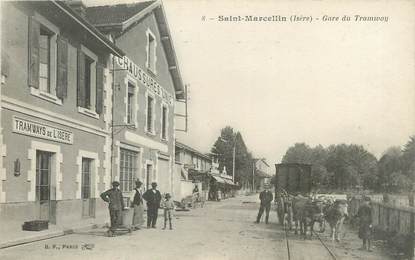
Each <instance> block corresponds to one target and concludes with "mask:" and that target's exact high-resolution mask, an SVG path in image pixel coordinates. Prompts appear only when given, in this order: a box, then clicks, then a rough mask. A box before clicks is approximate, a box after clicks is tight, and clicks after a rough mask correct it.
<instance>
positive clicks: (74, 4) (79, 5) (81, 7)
mask: <svg viewBox="0 0 415 260" xmlns="http://www.w3.org/2000/svg"><path fill="white" fill-rule="evenodd" d="M66 4H67V5H69V6H70V7H71V8H72V9H73V10H75V11H76V12H77V13H78V14H80V15H81V16H82V18H85V17H86V6H85V4H84V3H83V2H82V0H67V1H66Z"/></svg>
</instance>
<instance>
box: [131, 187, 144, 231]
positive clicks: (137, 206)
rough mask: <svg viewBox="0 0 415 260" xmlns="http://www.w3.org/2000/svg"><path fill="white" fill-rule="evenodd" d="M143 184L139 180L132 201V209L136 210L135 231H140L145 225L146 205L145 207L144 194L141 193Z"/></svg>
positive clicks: (134, 218)
mask: <svg viewBox="0 0 415 260" xmlns="http://www.w3.org/2000/svg"><path fill="white" fill-rule="evenodd" d="M142 184H143V183H142V182H141V181H139V180H137V181H136V182H135V189H134V191H135V193H134V196H133V197H132V199H131V208H133V209H134V217H133V227H134V229H135V230H138V229H140V227H141V225H143V224H144V217H143V215H144V205H143V195H142V194H143V193H142V192H141V185H142Z"/></svg>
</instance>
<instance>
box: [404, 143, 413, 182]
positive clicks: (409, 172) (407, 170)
mask: <svg viewBox="0 0 415 260" xmlns="http://www.w3.org/2000/svg"><path fill="white" fill-rule="evenodd" d="M402 173H403V174H405V175H406V176H407V177H409V178H410V179H411V180H412V181H415V135H414V136H411V137H410V138H409V141H408V142H407V143H406V144H405V146H404V148H403V151H402Z"/></svg>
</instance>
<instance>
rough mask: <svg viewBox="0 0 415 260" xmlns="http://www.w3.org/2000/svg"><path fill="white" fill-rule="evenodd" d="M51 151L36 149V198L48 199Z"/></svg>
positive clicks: (39, 199)
mask: <svg viewBox="0 0 415 260" xmlns="http://www.w3.org/2000/svg"><path fill="white" fill-rule="evenodd" d="M51 158H52V153H49V152H44V151H36V200H38V201H49V200H50V178H51V160H52V159H51Z"/></svg>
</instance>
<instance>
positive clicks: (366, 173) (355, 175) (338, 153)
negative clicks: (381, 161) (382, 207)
mask: <svg viewBox="0 0 415 260" xmlns="http://www.w3.org/2000/svg"><path fill="white" fill-rule="evenodd" d="M328 153H329V155H328V158H327V162H326V168H327V170H328V171H329V172H332V173H333V178H334V185H335V187H336V188H339V189H348V188H355V187H356V186H362V185H363V186H364V187H365V188H370V189H373V188H375V187H376V183H377V160H376V157H375V156H374V155H373V154H371V153H369V152H368V151H366V150H365V149H364V148H363V146H361V145H355V144H351V145H346V144H340V145H331V146H330V147H329V148H328Z"/></svg>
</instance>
